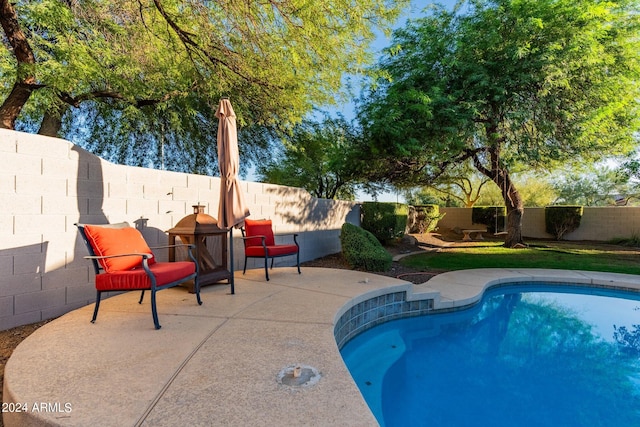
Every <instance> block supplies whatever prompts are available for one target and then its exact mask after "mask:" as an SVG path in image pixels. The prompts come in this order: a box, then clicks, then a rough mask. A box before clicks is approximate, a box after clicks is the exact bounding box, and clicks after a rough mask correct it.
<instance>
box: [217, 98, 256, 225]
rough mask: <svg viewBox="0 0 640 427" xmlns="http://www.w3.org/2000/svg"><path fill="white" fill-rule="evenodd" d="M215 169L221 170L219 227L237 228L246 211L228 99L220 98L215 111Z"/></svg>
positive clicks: (232, 118)
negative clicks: (216, 155)
mask: <svg viewBox="0 0 640 427" xmlns="http://www.w3.org/2000/svg"><path fill="white" fill-rule="evenodd" d="M216 117H217V118H218V120H219V123H218V166H219V168H220V205H219V208H218V227H220V228H231V227H234V226H236V227H240V226H242V225H243V224H244V219H245V218H246V217H248V216H249V209H248V208H247V205H246V203H245V201H244V195H243V194H242V190H241V188H240V183H239V181H238V169H239V168H240V160H239V155H238V133H237V129H236V114H235V113H234V112H233V107H232V106H231V102H229V99H228V98H222V99H221V100H220V105H219V106H218V111H216Z"/></svg>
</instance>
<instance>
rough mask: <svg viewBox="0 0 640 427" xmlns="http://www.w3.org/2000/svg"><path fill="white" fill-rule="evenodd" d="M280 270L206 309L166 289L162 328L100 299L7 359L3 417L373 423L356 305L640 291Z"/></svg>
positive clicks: (508, 276) (137, 309)
mask: <svg viewBox="0 0 640 427" xmlns="http://www.w3.org/2000/svg"><path fill="white" fill-rule="evenodd" d="M271 277H272V278H271V281H269V282H265V280H264V272H263V271H262V270H260V269H257V270H250V271H248V272H247V274H246V275H244V276H243V275H242V274H239V273H236V294H235V295H230V294H229V287H228V286H226V285H214V286H209V287H205V288H203V290H202V299H203V301H204V304H203V305H202V306H198V305H197V304H196V301H195V296H194V295H192V294H188V293H187V292H186V290H185V289H183V288H173V289H169V290H165V291H162V292H160V293H159V294H158V310H159V317H160V323H161V325H162V329H160V330H154V328H153V322H152V319H151V313H150V308H149V304H148V300H147V301H145V302H144V303H143V304H142V305H138V304H137V300H138V297H139V294H138V293H137V292H135V293H133V292H131V293H126V294H122V295H118V296H115V297H112V298H109V299H107V300H105V301H104V302H103V303H102V305H101V308H100V313H99V315H98V320H97V322H96V323H95V324H91V323H90V322H89V320H90V318H91V313H92V310H93V306H92V305H91V306H86V307H83V308H81V309H78V310H75V311H73V312H71V313H68V314H66V315H64V316H62V317H60V318H58V319H56V320H54V321H52V322H50V323H48V324H46V325H45V326H43V327H42V328H40V329H39V330H37V331H36V332H35V333H34V334H33V335H31V336H30V337H29V338H27V339H26V340H25V341H24V342H23V343H22V344H21V345H20V346H19V347H18V348H17V349H16V350H15V352H14V354H13V356H12V357H11V359H10V360H9V362H8V364H7V366H6V370H5V382H4V397H5V402H7V403H12V404H17V405H13V406H12V408H14V410H13V411H11V412H5V413H4V414H3V416H4V423H5V425H6V426H7V427H15V426H53V425H62V426H88V425H91V426H177V425H188V426H214V425H221V426H222V425H223V426H247V425H251V426H272V425H290V426H299V425H313V426H318V425H331V426H333V425H340V426H373V425H377V423H376V420H375V418H374V417H373V415H372V414H371V412H370V411H369V409H368V407H367V405H366V403H365V402H364V400H363V399H362V397H361V394H360V392H359V390H358V388H357V387H356V385H355V384H354V382H353V381H352V379H351V376H350V374H349V372H348V370H347V368H346V367H345V365H344V363H343V361H342V359H341V357H340V353H339V351H338V347H337V345H336V340H335V337H334V325H335V324H336V321H337V319H338V318H339V316H340V315H341V314H342V313H344V312H345V307H348V306H350V305H353V304H354V301H355V302H357V301H363V300H364V299H365V298H369V297H371V296H372V295H381V294H386V293H389V292H398V291H403V290H406V291H408V295H411V296H412V298H421V295H422V297H424V296H429V297H434V295H435V297H434V308H452V307H456V306H462V305H466V304H471V303H473V302H475V301H477V300H478V299H479V298H480V297H481V295H482V291H483V289H485V288H486V287H487V286H491V285H496V284H500V283H503V282H508V281H541V280H553V281H559V282H568V283H580V284H587V285H596V286H601V287H602V286H604V287H619V288H625V289H637V290H640V277H639V276H634V275H620V274H605V273H592V272H569V271H558V270H504V269H486V270H467V271H458V272H452V273H446V274H442V275H439V276H436V277H435V278H433V279H432V280H430V281H429V282H427V283H426V284H423V285H412V284H409V283H407V282H403V281H400V280H396V279H392V278H389V277H384V276H377V275H374V274H369V273H363V272H359V271H346V270H333V269H324V268H304V269H303V271H302V275H298V274H297V273H296V271H295V269H294V268H277V269H275V270H273V272H272V276H271ZM147 298H148V297H147ZM296 365H303V366H309V367H314V368H316V369H317V371H318V372H319V374H320V379H319V381H318V382H317V383H316V384H314V385H310V386H308V387H300V388H298V387H292V386H288V385H285V384H281V383H279V382H278V374H279V373H281V372H283V370H285V371H286V369H287V368H291V367H293V366H296ZM18 410H20V412H18Z"/></svg>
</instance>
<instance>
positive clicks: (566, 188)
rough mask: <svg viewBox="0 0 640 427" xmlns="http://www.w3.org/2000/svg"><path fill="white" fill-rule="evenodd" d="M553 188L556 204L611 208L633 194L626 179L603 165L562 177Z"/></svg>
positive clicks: (559, 177)
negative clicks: (618, 201)
mask: <svg viewBox="0 0 640 427" xmlns="http://www.w3.org/2000/svg"><path fill="white" fill-rule="evenodd" d="M553 186H554V188H555V190H556V193H557V198H556V200H554V203H555V204H565V205H582V206H611V205H616V202H617V200H618V199H621V198H622V199H624V198H626V197H628V196H629V195H631V194H633V193H632V190H631V188H630V186H629V181H628V179H626V177H624V176H623V175H621V174H620V173H619V171H618V170H616V169H612V168H610V167H607V166H603V165H595V166H594V167H593V168H588V169H587V171H586V172H582V173H580V172H579V171H573V172H571V173H568V174H563V175H560V176H558V178H557V179H555V180H554V182H553Z"/></svg>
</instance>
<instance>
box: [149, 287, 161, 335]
mask: <svg viewBox="0 0 640 427" xmlns="http://www.w3.org/2000/svg"><path fill="white" fill-rule="evenodd" d="M151 314H152V315H153V324H154V325H155V326H156V329H160V328H161V326H160V322H159V321H158V310H157V309H156V290H155V289H151Z"/></svg>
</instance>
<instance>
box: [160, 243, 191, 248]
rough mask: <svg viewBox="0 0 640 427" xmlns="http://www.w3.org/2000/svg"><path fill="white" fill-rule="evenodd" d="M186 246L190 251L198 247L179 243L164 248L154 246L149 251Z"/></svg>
mask: <svg viewBox="0 0 640 427" xmlns="http://www.w3.org/2000/svg"><path fill="white" fill-rule="evenodd" d="M183 246H186V247H187V248H189V249H193V248H195V247H196V245H194V244H192V243H178V244H176V245H164V246H152V247H150V248H149V249H168V248H180V247H183Z"/></svg>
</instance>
